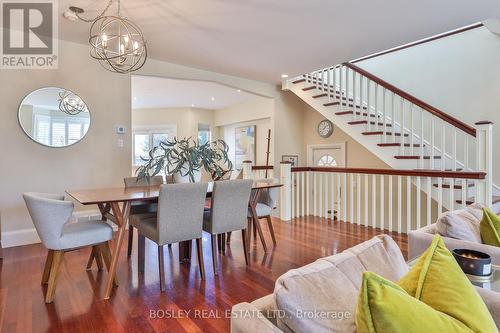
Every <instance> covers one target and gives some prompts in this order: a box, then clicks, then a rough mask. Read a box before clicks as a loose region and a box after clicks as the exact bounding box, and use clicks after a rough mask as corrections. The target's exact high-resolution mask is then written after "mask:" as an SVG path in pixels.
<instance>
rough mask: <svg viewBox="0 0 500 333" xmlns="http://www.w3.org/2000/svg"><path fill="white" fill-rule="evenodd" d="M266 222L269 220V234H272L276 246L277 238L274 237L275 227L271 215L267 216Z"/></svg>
mask: <svg viewBox="0 0 500 333" xmlns="http://www.w3.org/2000/svg"><path fill="white" fill-rule="evenodd" d="M266 220H267V226H268V227H269V232H270V233H271V238H272V239H273V244H274V245H276V236H275V235H274V227H273V221H272V219H271V216H270V215H268V216H266Z"/></svg>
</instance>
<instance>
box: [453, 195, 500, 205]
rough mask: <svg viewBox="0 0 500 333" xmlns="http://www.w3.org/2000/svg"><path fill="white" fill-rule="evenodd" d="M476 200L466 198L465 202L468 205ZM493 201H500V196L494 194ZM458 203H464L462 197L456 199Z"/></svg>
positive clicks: (494, 202)
mask: <svg viewBox="0 0 500 333" xmlns="http://www.w3.org/2000/svg"><path fill="white" fill-rule="evenodd" d="M474 202H475V200H474V198H468V199H465V204H466V205H472V204H473V203H474ZM491 202H492V203H493V204H496V203H499V202H500V196H495V195H494V196H493V198H492V200H491ZM456 203H459V204H461V203H462V200H461V199H458V200H456Z"/></svg>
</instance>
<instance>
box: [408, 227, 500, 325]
mask: <svg viewBox="0 0 500 333" xmlns="http://www.w3.org/2000/svg"><path fill="white" fill-rule="evenodd" d="M398 284H399V286H401V287H402V288H403V289H404V290H405V291H406V292H407V293H408V294H409V295H410V296H413V297H415V298H416V299H418V300H420V301H422V302H424V303H425V304H427V305H429V306H431V307H432V308H433V309H435V310H437V311H439V312H442V313H444V314H445V315H447V316H449V317H451V318H455V319H456V320H458V321H459V322H461V323H462V324H463V325H465V326H466V327H468V328H470V330H471V331H472V332H498V330H497V328H496V325H495V322H494V321H493V318H492V317H491V314H490V313H489V311H488V308H487V307H486V305H485V304H484V302H483V300H482V299H481V296H479V294H478V293H477V291H476V290H475V288H474V286H473V285H472V284H471V283H470V281H469V279H468V278H467V276H466V275H465V274H464V272H463V271H462V269H461V268H460V266H459V265H458V263H457V261H456V260H455V258H454V257H453V255H452V254H451V252H450V251H449V250H448V249H447V248H446V245H445V244H444V241H443V239H442V238H441V237H440V236H439V235H436V236H434V239H433V241H432V243H431V245H430V246H429V248H428V249H427V250H426V251H425V252H424V253H423V254H422V256H421V257H420V258H419V259H418V261H417V263H416V264H415V265H414V266H413V268H412V269H411V271H410V272H409V273H408V274H407V275H405V276H404V277H403V278H402V279H401V280H400V281H399V282H398ZM471 309H474V310H473V311H471ZM438 331H439V330H438ZM446 332H448V331H446Z"/></svg>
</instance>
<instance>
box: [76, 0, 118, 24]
mask: <svg viewBox="0 0 500 333" xmlns="http://www.w3.org/2000/svg"><path fill="white" fill-rule="evenodd" d="M113 1H114V0H109V2H108V4H107V5H106V7H105V8H104V9H103V10H102V12H101V13H100V14H99V15H97V16H96V17H94V18H93V19H86V18H84V17H81V16H80V14H79V13H75V14H76V17H78V19H80V20H82V21H83V22H87V23H92V22H94V21H96V20H98V19H100V18H101V17H103V16H104V14H106V12H107V11H108V9H109V7H111V5H112V4H113ZM117 2H118V11H117V13H118V16H120V0H117Z"/></svg>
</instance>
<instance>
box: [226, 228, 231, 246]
mask: <svg viewBox="0 0 500 333" xmlns="http://www.w3.org/2000/svg"><path fill="white" fill-rule="evenodd" d="M231 233H232V232H231V231H230V232H228V233H227V234H226V243H227V244H229V243H231Z"/></svg>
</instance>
